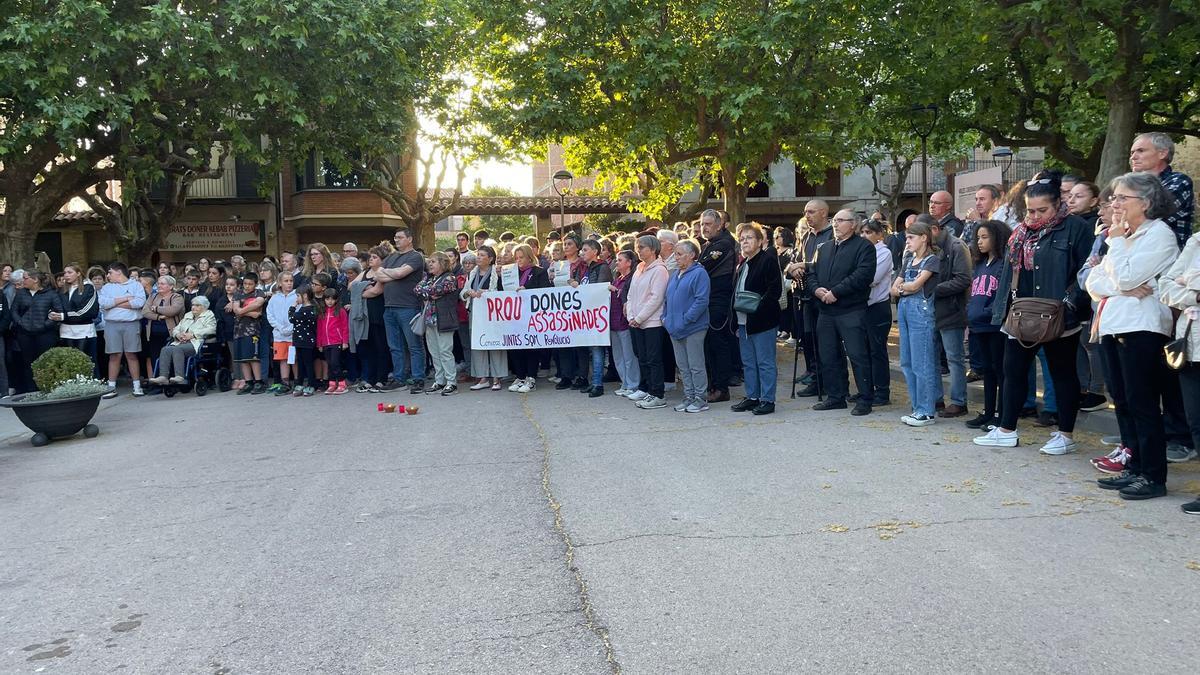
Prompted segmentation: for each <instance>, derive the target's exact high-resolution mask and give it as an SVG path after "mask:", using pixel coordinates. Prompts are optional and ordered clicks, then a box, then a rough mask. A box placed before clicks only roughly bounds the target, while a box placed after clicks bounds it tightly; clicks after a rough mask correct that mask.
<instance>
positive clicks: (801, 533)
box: [575, 508, 1120, 548]
mask: <svg viewBox="0 0 1200 675" xmlns="http://www.w3.org/2000/svg"><path fill="white" fill-rule="evenodd" d="M1119 510H1120V509H1116V508H1113V509H1090V510H1086V511H1076V512H1073V513H1034V514H1029V515H1022V516H997V517H978V516H972V517H967V518H959V519H956V520H936V521H933V522H929V523H917V525H916V526H917V527H918V528H926V527H940V526H946V525H963V524H966V523H988V522H1004V521H1012V520H1038V519H1047V518H1074V517H1075V516H1082V515H1090V514H1094V513H1110V512H1112V511H1119ZM891 522H897V523H899V524H908V523H909V522H915V521H903V520H899V519H896V520H894V521H891ZM880 524H881V523H872V524H871V525H862V526H859V527H851V528H848V529H846V530H845V531H844V532H833V533H830V532H829V531H827V530H825V529H824V527H821V528H817V529H815V530H797V531H795V532H768V533H765V534H687V533H685V532H642V533H639V534H631V535H627V536H624V537H616V538H614V539H605V540H603V541H594V542H579V543H576V544H575V548H595V547H597V546H608V545H610V544H620V543H624V542H627V541H633V540H634V539H652V538H665V539H697V540H702V541H723V540H738V539H745V540H764V539H788V538H795V537H807V536H810V535H814V534H845V533H848V532H865V531H867V530H877V529H878V528H879V526H880Z"/></svg>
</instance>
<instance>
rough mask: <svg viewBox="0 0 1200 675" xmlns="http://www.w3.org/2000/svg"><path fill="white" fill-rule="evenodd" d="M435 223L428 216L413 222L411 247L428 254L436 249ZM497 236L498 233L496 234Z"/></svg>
mask: <svg viewBox="0 0 1200 675" xmlns="http://www.w3.org/2000/svg"><path fill="white" fill-rule="evenodd" d="M435 225H437V223H436V222H434V221H433V220H432V219H430V218H428V217H424V216H423V217H421V219H420V220H419V222H416V223H413V224H412V225H411V226H410V229H412V233H413V248H419V249H421V250H422V251H424V252H425V255H429V254H430V253H433V252H434V251H436V250H437V233H435V232H434V230H433V228H434V226H435ZM496 236H499V235H496Z"/></svg>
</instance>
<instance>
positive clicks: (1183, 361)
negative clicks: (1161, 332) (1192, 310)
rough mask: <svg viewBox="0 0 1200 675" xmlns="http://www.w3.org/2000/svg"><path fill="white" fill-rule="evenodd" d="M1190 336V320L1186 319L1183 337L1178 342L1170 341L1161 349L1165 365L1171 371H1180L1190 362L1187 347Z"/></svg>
mask: <svg viewBox="0 0 1200 675" xmlns="http://www.w3.org/2000/svg"><path fill="white" fill-rule="evenodd" d="M1191 335H1192V320H1191V319H1188V322H1187V327H1186V328H1184V329H1183V337H1181V338H1179V339H1178V340H1171V341H1170V342H1168V343H1167V344H1166V346H1164V347H1163V355H1164V356H1166V359H1167V365H1168V366H1169V367H1170V368H1171V369H1172V370H1182V369H1183V367H1184V366H1186V365H1187V364H1188V362H1190V361H1191V356H1190V354H1189V353H1188V352H1190V351H1191V350H1190V349H1189V347H1188V340H1190V339H1191Z"/></svg>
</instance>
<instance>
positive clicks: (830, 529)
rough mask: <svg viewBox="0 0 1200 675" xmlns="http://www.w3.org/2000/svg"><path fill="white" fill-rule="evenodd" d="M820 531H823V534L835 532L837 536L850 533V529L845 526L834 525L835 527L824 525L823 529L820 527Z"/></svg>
mask: <svg viewBox="0 0 1200 675" xmlns="http://www.w3.org/2000/svg"><path fill="white" fill-rule="evenodd" d="M821 529H822V530H824V531H825V532H837V533H838V534H841V533H842V532H849V531H850V528H848V527H846V526H845V525H836V524H835V525H826V526H825V527H822V528H821Z"/></svg>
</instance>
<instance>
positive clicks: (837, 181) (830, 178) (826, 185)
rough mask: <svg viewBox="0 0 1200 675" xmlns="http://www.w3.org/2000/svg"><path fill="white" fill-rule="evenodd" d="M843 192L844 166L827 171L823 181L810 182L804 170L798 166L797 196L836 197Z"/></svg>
mask: <svg viewBox="0 0 1200 675" xmlns="http://www.w3.org/2000/svg"><path fill="white" fill-rule="evenodd" d="M840 194H842V167H840V166H836V167H833V168H832V169H828V170H826V171H825V180H824V181H823V182H821V183H810V182H809V181H808V180H807V179H806V178H805V177H804V172H803V171H801V170H800V168H799V167H796V196H797V197H836V196H838V195H840Z"/></svg>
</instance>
